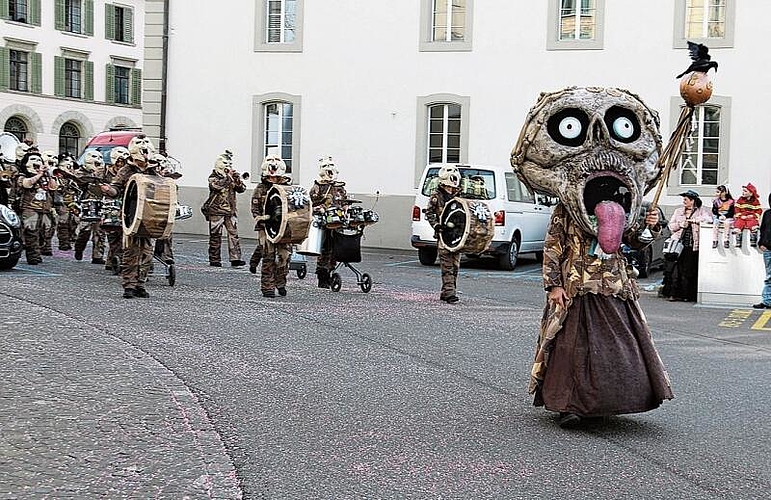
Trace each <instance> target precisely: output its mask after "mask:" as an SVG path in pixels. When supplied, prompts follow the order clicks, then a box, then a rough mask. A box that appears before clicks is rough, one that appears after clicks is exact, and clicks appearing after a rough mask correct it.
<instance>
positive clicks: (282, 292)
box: [278, 287, 286, 297]
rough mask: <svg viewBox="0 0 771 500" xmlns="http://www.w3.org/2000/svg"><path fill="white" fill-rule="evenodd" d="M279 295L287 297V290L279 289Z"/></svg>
mask: <svg viewBox="0 0 771 500" xmlns="http://www.w3.org/2000/svg"><path fill="white" fill-rule="evenodd" d="M278 294H279V295H281V296H282V297H286V288H284V287H281V288H279V289H278Z"/></svg>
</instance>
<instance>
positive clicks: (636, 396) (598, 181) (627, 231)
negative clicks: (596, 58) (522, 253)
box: [511, 87, 673, 427]
mask: <svg viewBox="0 0 771 500" xmlns="http://www.w3.org/2000/svg"><path fill="white" fill-rule="evenodd" d="M660 152H661V137H660V135H659V120H658V115H657V114H656V113H655V112H654V111H652V110H650V109H649V108H648V107H647V106H646V105H645V104H644V103H643V102H642V101H641V100H640V99H639V97H637V96H636V95H634V94H632V93H630V92H628V91H625V90H621V89H614V88H598V87H589V88H576V87H571V88H567V89H564V90H562V91H558V92H553V93H542V94H541V96H540V98H539V100H538V102H537V103H536V105H535V106H534V107H533V108H532V109H531V110H530V113H529V114H528V116H527V119H526V122H525V125H524V127H523V129H522V132H521V134H520V137H519V140H518V142H517V145H516V146H515V148H514V150H513V151H512V155H511V164H512V166H513V167H514V170H515V172H516V173H517V175H518V176H519V178H520V180H522V181H523V182H524V183H525V185H526V186H527V187H528V188H529V189H530V191H531V192H541V193H545V194H548V195H551V196H556V197H559V199H560V203H559V204H558V205H557V206H556V207H555V208H554V212H553V213H552V217H551V221H550V225H549V229H548V231H547V234H546V238H545V241H544V256H543V280H544V289H545V290H546V292H547V294H548V296H547V303H546V306H545V308H544V313H543V319H542V321H541V328H540V335H539V338H538V342H537V348H536V355H535V360H534V364H533V368H532V371H531V380H530V386H529V390H530V392H531V393H533V394H535V400H534V404H535V405H536V406H545V407H546V408H547V409H548V410H551V411H555V412H559V414H560V416H559V423H560V425H561V426H563V427H571V426H575V425H576V424H578V423H580V421H581V418H582V417H599V416H606V415H614V414H623V413H635V412H644V411H648V410H651V409H654V408H656V407H658V406H659V405H660V404H661V402H662V401H663V400H665V399H671V398H672V397H673V395H672V390H671V387H670V383H669V378H668V376H667V373H666V371H665V369H664V366H663V364H662V362H661V359H660V358H659V355H658V353H657V351H656V349H655V347H654V344H653V339H652V338H651V333H650V329H649V328H648V324H647V322H646V320H645V316H644V314H643V312H642V310H641V309H640V306H639V304H638V296H639V291H638V288H637V283H636V282H635V280H634V276H635V274H634V270H633V268H632V266H630V265H629V264H628V263H627V261H626V259H625V258H624V256H623V253H622V252H621V250H620V248H621V242H622V241H625V242H626V243H627V244H628V245H629V246H631V247H633V248H639V247H640V246H641V244H640V241H639V239H638V234H640V229H641V228H639V227H636V224H637V221H638V218H637V217H636V216H635V215H636V214H638V213H639V210H640V206H641V203H642V199H643V196H644V194H645V193H646V192H648V191H649V190H650V189H651V188H652V187H653V186H654V184H655V182H656V180H657V178H658V177H659V176H660V175H661V169H660V167H659V166H658V165H657V160H658V157H659V154H660ZM645 222H646V224H648V225H649V226H651V227H650V229H651V231H652V232H653V233H654V234H655V233H656V232H658V231H660V230H661V228H660V226H659V224H658V214H657V213H656V212H654V211H651V212H649V213H648V215H647V216H646V218H645Z"/></svg>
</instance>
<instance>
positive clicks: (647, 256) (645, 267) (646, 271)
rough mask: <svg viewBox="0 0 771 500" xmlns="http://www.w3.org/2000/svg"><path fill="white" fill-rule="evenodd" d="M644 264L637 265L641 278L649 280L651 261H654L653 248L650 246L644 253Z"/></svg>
mask: <svg viewBox="0 0 771 500" xmlns="http://www.w3.org/2000/svg"><path fill="white" fill-rule="evenodd" d="M641 260H642V262H638V263H637V270H638V271H639V272H640V275H639V276H638V277H639V278H647V277H648V276H649V275H650V273H651V260H653V252H652V251H651V247H650V246H648V247H647V248H645V250H643V252H642V259H641Z"/></svg>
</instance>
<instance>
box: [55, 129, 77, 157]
mask: <svg viewBox="0 0 771 500" xmlns="http://www.w3.org/2000/svg"><path fill="white" fill-rule="evenodd" d="M79 144H80V130H78V127H77V126H75V125H74V124H73V123H72V122H67V123H65V124H64V125H62V128H60V129H59V154H71V155H73V156H77V155H78V150H79V149H80V147H79Z"/></svg>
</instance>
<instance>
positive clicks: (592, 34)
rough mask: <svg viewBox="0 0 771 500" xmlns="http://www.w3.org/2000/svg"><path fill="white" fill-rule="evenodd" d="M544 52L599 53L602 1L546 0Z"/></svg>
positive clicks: (602, 13) (602, 16)
mask: <svg viewBox="0 0 771 500" xmlns="http://www.w3.org/2000/svg"><path fill="white" fill-rule="evenodd" d="M548 22H549V25H548V30H547V34H548V38H547V42H546V49H547V50H563V49H566V50H570V49H579V50H580V49H602V48H603V37H604V23H605V0H549V13H548Z"/></svg>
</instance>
